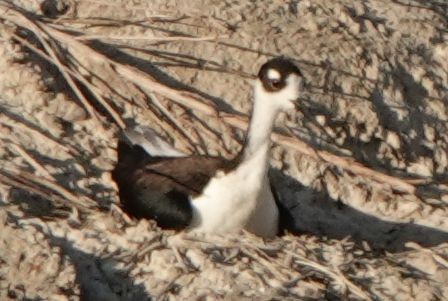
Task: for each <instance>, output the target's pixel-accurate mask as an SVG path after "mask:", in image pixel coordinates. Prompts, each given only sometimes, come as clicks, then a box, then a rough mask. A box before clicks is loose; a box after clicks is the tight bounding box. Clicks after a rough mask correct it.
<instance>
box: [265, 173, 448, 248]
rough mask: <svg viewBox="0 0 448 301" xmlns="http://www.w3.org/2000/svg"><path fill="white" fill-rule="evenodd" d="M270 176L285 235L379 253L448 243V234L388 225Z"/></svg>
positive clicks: (409, 225)
mask: <svg viewBox="0 0 448 301" xmlns="http://www.w3.org/2000/svg"><path fill="white" fill-rule="evenodd" d="M270 176H271V181H272V185H273V186H274V187H275V191H276V192H277V198H278V206H279V209H280V225H281V229H282V230H283V231H286V232H290V233H292V234H296V235H300V234H305V233H308V234H312V235H316V236H319V237H327V238H331V239H338V240H340V239H344V238H346V237H350V238H351V239H352V240H353V241H354V242H355V243H356V244H357V245H359V246H360V247H362V246H363V243H364V242H367V243H368V244H369V246H370V247H371V248H372V250H375V251H379V252H382V251H388V252H401V251H405V250H406V249H407V248H406V243H408V242H416V243H418V244H420V245H422V246H425V247H432V246H436V245H439V244H441V243H444V242H447V241H448V232H444V231H440V230H438V229H435V228H431V227H427V226H422V225H417V224H414V223H412V222H403V223H401V222H389V221H385V220H383V219H381V218H380V217H377V216H373V215H370V214H367V213H364V212H362V211H360V210H358V209H356V208H353V207H351V206H349V205H347V204H343V203H342V202H340V201H337V200H335V199H333V198H331V197H330V196H329V195H328V194H327V193H326V192H322V191H317V190H315V189H312V188H309V187H305V186H303V185H302V184H300V183H299V182H298V181H297V180H296V179H294V178H292V177H290V176H288V175H285V174H284V173H282V172H281V171H279V170H274V169H273V170H271V171H270ZM372 201H374V200H372Z"/></svg>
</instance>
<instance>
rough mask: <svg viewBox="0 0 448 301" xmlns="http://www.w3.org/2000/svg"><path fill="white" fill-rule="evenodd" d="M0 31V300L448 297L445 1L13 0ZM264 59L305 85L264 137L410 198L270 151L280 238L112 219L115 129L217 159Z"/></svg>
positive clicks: (287, 152) (234, 132)
mask: <svg viewBox="0 0 448 301" xmlns="http://www.w3.org/2000/svg"><path fill="white" fill-rule="evenodd" d="M7 3H13V4H14V5H15V8H14V9H9V10H8V9H7V8H6V7H5V5H6V4H7ZM17 7H20V8H21V9H23V11H20V10H16V9H17ZM24 15H25V16H28V20H27V19H26V18H24V17H23V16H24ZM21 16H22V17H21ZM0 20H1V22H0V66H1V70H2V72H0V138H1V142H2V143H1V144H0V206H1V207H0V225H1V226H0V300H149V299H151V300H326V299H328V300H448V285H447V283H448V89H447V87H448V42H447V40H448V31H447V28H448V4H446V3H445V1H442V0H440V1H436V0H431V1H419V0H396V1H383V0H366V1H362V2H361V1H344V0H335V1H324V0H315V1H306V0H302V1H288V2H286V1H279V0H272V1H230V0H225V1H200V0H195V1H180V0H179V1H177V0H173V1H161V0H154V1H132V2H131V1H126V0H116V1H105V0H64V1H50V0H46V1H40V0H26V1H23V0H14V1H1V2H0ZM29 20H32V21H33V22H34V21H35V20H39V21H38V22H37V23H33V22H30V21H29ZM39 30H40V32H41V34H42V36H39V35H37V36H36V34H35V33H36V32H39ZM60 31H65V35H64V34H62V35H61V34H58V32H60ZM47 35H49V36H50V37H53V38H54V37H56V38H55V40H53V42H51V43H47V44H46V45H45V43H44V44H42V40H41V39H44V40H47V41H49V40H50V39H49V38H48V37H47ZM20 41H22V43H20ZM23 41H27V42H28V43H31V44H30V45H34V46H33V47H34V48H30V47H26V46H24V44H23ZM86 45H87V48H86ZM33 49H34V50H33ZM36 49H42V50H43V51H44V53H46V55H47V58H48V60H46V59H45V55H44V56H41V55H39V53H38V52H36ZM51 49H56V52H54V53H53V54H52V52H51ZM53 55H54V56H53ZM277 55H284V56H288V57H290V58H293V59H295V60H296V61H297V63H298V64H299V66H300V67H301V69H302V70H303V72H304V74H305V77H306V85H305V87H304V92H303V95H302V97H301V104H300V111H297V112H292V113H288V114H286V115H284V116H281V118H279V120H278V124H277V125H278V128H277V132H278V133H280V134H281V135H282V137H283V138H285V137H288V138H290V139H292V141H301V142H304V143H306V145H309V146H311V147H312V148H314V149H315V150H317V151H320V152H322V154H323V153H329V154H332V155H334V156H338V157H337V158H344V160H346V161H350V162H358V163H359V164H362V165H363V166H365V167H367V168H368V169H369V170H371V171H373V172H376V173H381V174H383V175H388V176H391V177H393V178H394V179H405V180H406V181H407V182H406V183H412V184H413V186H411V187H413V188H415V191H409V190H403V189H402V188H400V187H399V186H397V185H394V184H391V182H390V181H388V180H384V181H382V180H379V179H378V178H372V177H371V176H370V175H369V174H360V173H359V172H358V171H357V170H356V169H355V168H350V166H349V167H347V166H345V167H344V166H342V165H341V164H338V162H336V161H335V160H331V159H326V157H323V156H320V157H319V156H312V155H309V154H304V153H303V152H300V151H298V150H297V148H294V147H291V146H287V145H286V144H285V143H282V141H283V142H284V140H281V139H280V140H281V141H279V143H276V144H274V146H273V151H272V160H271V166H272V170H271V173H270V175H271V178H272V181H273V183H274V186H275V187H276V189H277V191H278V193H279V196H280V198H281V202H282V203H283V204H284V205H285V206H286V207H287V208H288V210H289V212H290V213H291V221H290V224H289V227H290V231H291V232H294V234H292V233H291V234H288V235H285V236H283V237H279V238H276V239H273V240H262V239H260V238H257V237H255V236H252V235H251V234H249V233H237V234H232V235H223V236H218V235H200V234H194V233H174V232H170V231H162V230H160V229H159V228H157V226H156V225H155V224H154V223H153V222H152V221H144V220H143V221H135V220H132V219H129V218H128V217H127V216H126V215H125V214H123V212H121V210H120V208H119V206H118V204H119V201H118V197H117V189H116V186H115V185H114V183H113V181H112V180H111V177H110V171H111V169H112V168H113V166H114V164H115V161H116V153H115V145H116V141H117V137H118V135H119V132H120V126H123V125H126V126H134V125H141V126H150V127H152V128H154V129H155V130H156V131H157V132H159V133H160V135H162V136H163V137H165V138H166V139H167V141H169V142H170V143H172V144H173V145H174V146H175V147H177V148H178V149H180V150H182V151H184V152H188V153H201V154H205V153H207V154H211V155H220V156H225V157H228V158H231V157H232V156H233V155H234V154H236V153H237V152H238V151H239V149H240V148H241V142H242V141H243V137H244V129H241V126H240V127H239V128H235V127H232V126H229V122H228V120H229V119H231V117H234V116H243V115H247V114H249V112H250V108H251V101H250V97H251V82H252V78H253V76H254V75H255V74H256V72H257V69H258V68H259V66H260V65H261V64H262V63H263V62H265V61H266V60H267V59H268V58H270V57H272V56H277ZM55 62H59V63H60V64H61V65H60V66H65V67H64V68H65V69H64V68H62V69H60V68H58V66H57V65H55V64H54V63H55ZM60 66H59V67H60ZM61 70H65V71H64V72H65V73H61ZM74 75H77V76H78V77H77V78H76V77H74ZM67 77H68V78H72V79H73V81H71V80H70V79H69V80H67ZM142 78H144V80H143V82H142ZM81 79H84V80H85V82H83V83H81V82H80V80H81ZM152 82H157V83H159V84H160V85H161V86H155V85H153V84H151V83H152ZM142 83H143V84H142ZM74 87H78V88H75V89H74ZM162 87H168V88H169V89H167V90H163V91H162V89H163V88H162ZM172 91H177V92H176V93H177V94H176V93H175V94H170V93H174V92H172ZM98 95H100V96H98ZM83 97H84V99H85V102H83V101H84V100H83V99H82V98H83ZM182 97H184V98H182ZM182 99H183V100H182ZM196 100H197V101H199V102H195V101H196ZM182 101H184V103H183V104H179V102H182ZM198 103H205V104H206V106H200V105H198ZM89 104H90V105H89ZM105 104H106V105H105ZM107 104H108V105H109V106H107ZM207 108H216V109H217V110H218V111H219V112H220V113H219V114H217V113H216V112H214V111H213V110H212V111H213V112H212V113H210V112H208V113H207V110H208V109H207ZM114 113H115V115H114ZM226 118H227V119H226ZM238 118H242V117H238ZM233 120H235V119H233ZM238 120H242V119H238ZM230 121H231V122H232V120H230ZM231 122H230V124H232V123H231ZM242 124H243V125H244V123H242ZM234 125H235V124H234ZM297 143H298V142H297ZM333 158H334V157H333Z"/></svg>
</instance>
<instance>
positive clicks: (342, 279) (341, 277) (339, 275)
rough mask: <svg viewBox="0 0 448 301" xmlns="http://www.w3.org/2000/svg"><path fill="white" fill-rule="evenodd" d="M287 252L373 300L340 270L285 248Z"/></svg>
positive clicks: (361, 295)
mask: <svg viewBox="0 0 448 301" xmlns="http://www.w3.org/2000/svg"><path fill="white" fill-rule="evenodd" d="M284 251H285V252H286V253H287V254H289V255H291V256H292V257H293V258H295V262H296V263H298V264H300V265H304V266H308V267H310V268H312V269H315V270H318V271H320V272H322V273H324V274H326V275H327V276H329V277H330V278H332V279H333V280H335V281H338V282H341V283H343V284H344V285H345V286H346V287H348V288H349V289H350V290H351V291H352V292H353V293H355V294H356V295H357V296H358V297H361V298H363V299H364V300H372V298H370V296H369V295H368V294H367V293H365V292H364V291H363V290H362V289H360V288H359V287H358V286H356V285H355V284H354V283H353V282H351V281H350V280H349V279H347V278H346V277H345V276H344V275H343V274H342V273H341V272H340V271H336V272H333V271H332V270H330V269H329V268H328V267H326V266H323V265H321V264H319V263H317V262H314V261H312V260H309V259H308V258H305V257H303V256H300V255H298V254H296V253H294V252H291V251H289V250H284Z"/></svg>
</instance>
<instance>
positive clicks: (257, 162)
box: [112, 58, 302, 237]
mask: <svg viewBox="0 0 448 301" xmlns="http://www.w3.org/2000/svg"><path fill="white" fill-rule="evenodd" d="M301 81H302V74H301V72H300V69H299V68H298V67H297V66H296V65H295V64H294V63H293V62H291V61H290V60H288V59H285V58H274V59H271V60H269V61H268V62H266V63H265V64H264V65H263V66H262V67H261V68H260V71H259V73H258V77H257V79H256V80H255V83H254V105H253V110H252V116H251V121H250V125H249V130H248V134H247V137H246V143H245V145H244V148H243V149H242V151H241V153H240V154H239V155H237V156H236V157H235V158H234V159H233V160H226V159H224V158H220V157H211V156H195V155H192V156H185V155H183V154H182V153H180V152H178V151H176V150H174V149H172V148H170V146H169V145H168V144H167V143H166V142H164V141H162V140H161V139H160V138H158V137H157V136H156V135H154V134H151V136H152V138H150V139H147V138H146V139H144V138H141V136H139V135H140V134H138V133H135V132H130V133H128V134H127V138H128V140H130V142H129V141H128V142H126V141H119V142H118V162H117V165H116V167H115V169H114V171H113V173H112V177H113V179H114V181H115V182H116V183H117V185H118V188H119V196H120V202H121V204H122V207H123V208H124V211H126V212H127V213H129V214H130V215H132V216H135V217H138V218H148V219H154V220H155V221H156V222H157V224H158V225H159V226H160V227H161V228H168V229H185V228H188V229H194V230H197V231H201V232H209V233H228V232H236V231H239V230H241V229H245V230H247V231H249V232H252V233H254V234H256V235H259V236H262V237H274V236H275V235H276V234H277V232H278V227H279V210H278V207H277V205H276V201H275V199H274V196H273V193H272V191H271V188H270V183H269V179H268V175H267V172H268V169H269V154H270V148H271V140H270V136H271V132H272V129H273V126H274V122H275V119H276V117H277V115H278V113H280V112H282V111H287V110H293V109H294V108H295V105H294V104H295V102H296V101H297V99H298V97H299V90H300V84H301ZM142 140H146V141H145V142H146V143H142V142H143V141H142Z"/></svg>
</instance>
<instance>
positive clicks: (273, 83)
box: [268, 79, 282, 90]
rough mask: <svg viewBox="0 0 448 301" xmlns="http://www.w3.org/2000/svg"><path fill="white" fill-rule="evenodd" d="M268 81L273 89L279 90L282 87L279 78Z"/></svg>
mask: <svg viewBox="0 0 448 301" xmlns="http://www.w3.org/2000/svg"><path fill="white" fill-rule="evenodd" d="M268 83H269V86H271V88H272V89H273V90H279V89H280V88H281V87H282V83H281V81H280V80H279V79H270V80H269V81H268Z"/></svg>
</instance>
